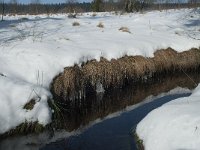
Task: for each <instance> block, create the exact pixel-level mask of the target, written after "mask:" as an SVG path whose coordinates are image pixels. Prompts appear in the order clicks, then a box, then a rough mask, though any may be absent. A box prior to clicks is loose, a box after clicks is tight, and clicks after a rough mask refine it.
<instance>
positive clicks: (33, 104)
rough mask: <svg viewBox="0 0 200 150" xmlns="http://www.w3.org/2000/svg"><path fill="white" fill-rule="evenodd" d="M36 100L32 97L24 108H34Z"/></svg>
mask: <svg viewBox="0 0 200 150" xmlns="http://www.w3.org/2000/svg"><path fill="white" fill-rule="evenodd" d="M35 104H36V102H35V100H34V99H31V100H30V101H29V102H28V103H26V104H25V105H24V107H23V109H26V110H32V109H33V108H34V106H35Z"/></svg>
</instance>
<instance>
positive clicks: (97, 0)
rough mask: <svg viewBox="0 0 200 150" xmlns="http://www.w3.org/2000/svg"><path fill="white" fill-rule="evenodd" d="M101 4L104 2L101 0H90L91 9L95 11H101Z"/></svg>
mask: <svg viewBox="0 0 200 150" xmlns="http://www.w3.org/2000/svg"><path fill="white" fill-rule="evenodd" d="M103 4H104V1H103V0H93V1H92V10H93V11H96V12H100V11H103V7H104V6H103Z"/></svg>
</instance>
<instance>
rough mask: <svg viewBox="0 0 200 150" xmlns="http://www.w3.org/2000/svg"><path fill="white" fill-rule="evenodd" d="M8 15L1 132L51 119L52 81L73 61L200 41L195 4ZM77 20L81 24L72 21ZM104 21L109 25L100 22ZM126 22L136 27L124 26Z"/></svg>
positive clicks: (1, 67) (2, 31) (2, 40)
mask: <svg viewBox="0 0 200 150" xmlns="http://www.w3.org/2000/svg"><path fill="white" fill-rule="evenodd" d="M198 11H199V10H197V12H198ZM191 15H192V17H191ZM4 18H5V20H6V21H4V22H1V23H0V89H1V90H0V108H1V109H0V134H1V133H4V132H6V131H8V130H10V129H12V128H14V127H15V126H17V125H19V124H20V123H22V122H24V121H29V122H30V121H36V120H38V121H39V122H40V123H42V124H44V125H45V124H47V123H49V122H50V120H51V119H50V118H51V111H50V109H49V108H48V105H47V99H50V98H51V94H50V92H49V86H50V84H51V82H52V79H53V78H54V77H55V76H56V75H58V74H59V73H60V72H62V71H63V69H64V68H65V67H67V66H73V65H74V64H75V63H76V64H80V63H81V62H84V61H87V60H91V59H97V60H99V59H100V57H102V56H103V57H105V58H107V59H108V60H110V59H112V58H120V57H122V56H124V55H142V56H145V57H153V53H154V52H155V51H156V50H158V49H161V48H167V47H171V48H173V49H176V50H177V51H179V52H181V51H184V50H188V49H190V48H192V47H196V48H198V47H199V46H200V42H199V40H197V39H198V38H200V35H199V22H198V20H199V13H196V12H195V11H194V10H192V9H182V10H170V11H163V12H159V11H152V12H148V13H145V14H139V13H136V14H125V15H114V14H112V13H106V12H105V13H98V14H97V16H95V17H93V16H92V13H84V14H82V15H80V16H78V17H77V18H76V19H69V18H68V17H67V15H66V14H58V15H51V16H46V15H39V16H31V15H25V16H5V17H4ZM25 18H27V19H25ZM75 21H77V22H79V23H80V26H72V23H73V22H75ZM99 22H102V23H103V25H104V28H98V27H97V25H98V24H99ZM122 26H125V27H128V28H129V30H130V32H131V33H127V32H121V31H119V28H120V27H122ZM191 33H192V34H191ZM30 95H31V96H30ZM32 98H35V99H40V101H38V102H37V103H36V105H35V106H34V109H33V110H29V111H27V110H24V109H23V106H24V105H25V104H26V103H27V102H29V101H30V100H31V99H32Z"/></svg>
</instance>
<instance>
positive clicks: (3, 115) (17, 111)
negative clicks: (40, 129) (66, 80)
mask: <svg viewBox="0 0 200 150" xmlns="http://www.w3.org/2000/svg"><path fill="white" fill-rule="evenodd" d="M48 97H50V93H49V92H48V91H47V90H45V89H44V88H41V87H39V86H33V85H30V84H29V83H25V82H22V81H17V80H13V79H9V78H6V77H2V76H0V134H1V133H4V132H6V131H8V130H10V129H12V128H14V127H15V126H16V125H19V124H20V123H22V122H26V121H27V122H35V121H38V122H39V123H40V124H43V125H45V124H47V123H48V122H50V116H51V114H50V110H49V108H48V104H47V98H48ZM31 99H34V100H36V104H35V105H34V108H33V109H32V110H26V109H23V107H24V105H25V104H26V103H28V102H29V101H30V100H31Z"/></svg>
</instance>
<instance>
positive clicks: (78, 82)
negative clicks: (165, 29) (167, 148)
mask: <svg viewBox="0 0 200 150" xmlns="http://www.w3.org/2000/svg"><path fill="white" fill-rule="evenodd" d="M199 67H200V49H195V48H193V49H190V50H188V51H184V52H181V53H178V52H176V51H175V50H173V49H171V48H167V49H162V50H158V51H156V52H155V53H154V57H153V58H145V57H142V56H124V57H122V58H119V59H112V60H111V61H108V60H106V59H105V58H101V59H100V61H99V62H97V61H96V60H91V61H88V62H86V63H83V64H82V66H81V67H79V66H78V65H75V66H73V67H67V68H65V69H64V72H63V73H61V74H59V75H58V76H57V77H55V79H54V80H53V82H52V85H51V92H52V94H53V96H54V99H59V100H63V101H68V100H70V101H71V100H74V99H81V98H84V97H85V95H86V93H87V92H95V91H96V90H97V85H98V84H99V83H100V84H101V85H102V86H103V88H104V89H105V91H107V90H109V89H113V88H121V87H123V86H125V85H126V84H127V83H130V82H136V81H144V82H145V81H146V80H148V79H151V78H152V77H153V76H155V75H158V74H159V73H168V72H170V73H173V72H177V71H180V72H181V71H183V72H184V71H188V70H194V71H195V70H198V68H199Z"/></svg>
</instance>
